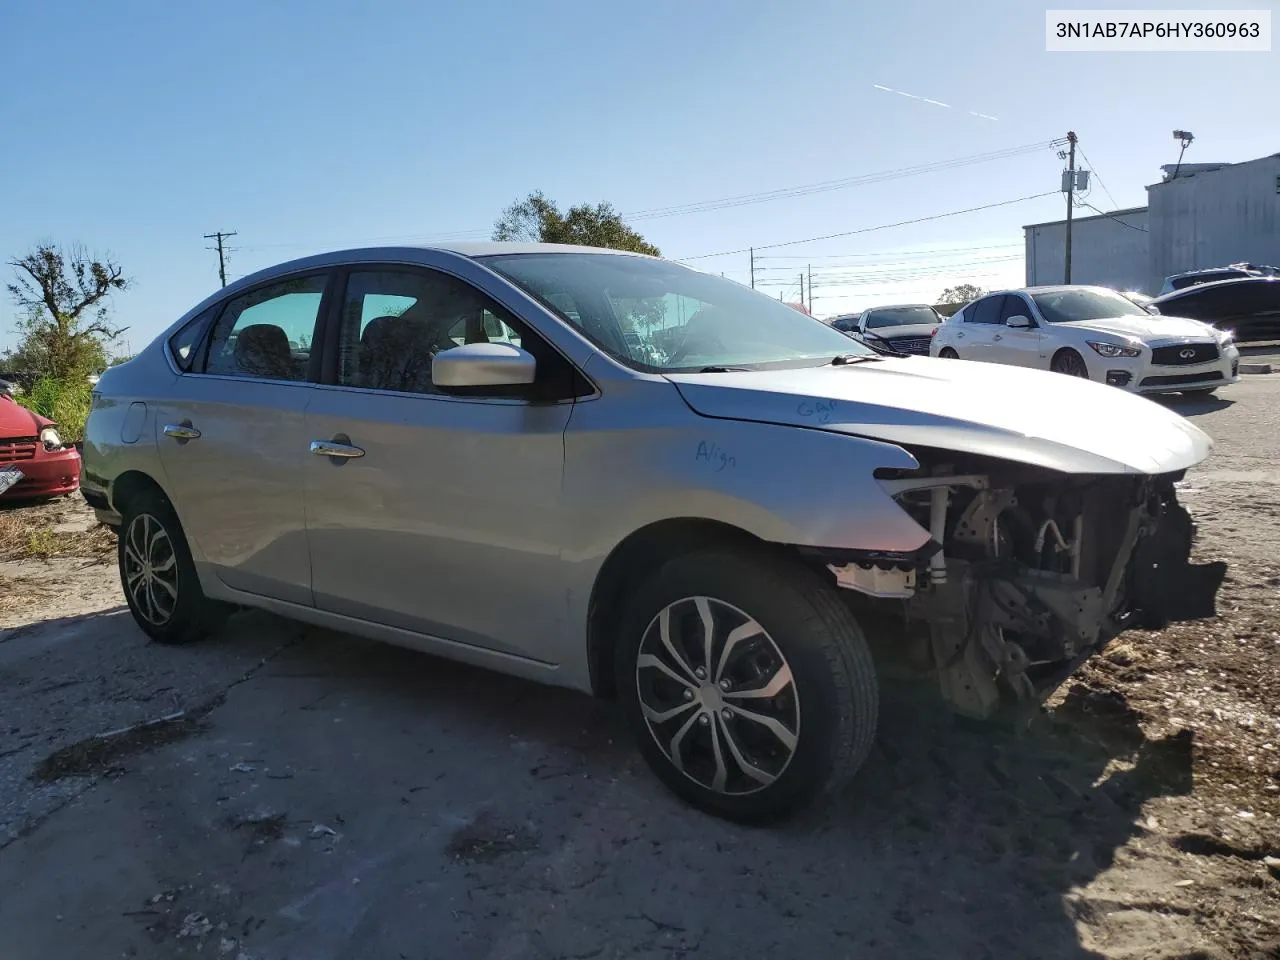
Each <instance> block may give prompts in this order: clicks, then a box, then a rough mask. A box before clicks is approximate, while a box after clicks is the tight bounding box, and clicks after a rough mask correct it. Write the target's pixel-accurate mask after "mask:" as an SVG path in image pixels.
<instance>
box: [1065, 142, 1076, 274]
mask: <svg viewBox="0 0 1280 960" xmlns="http://www.w3.org/2000/svg"><path fill="white" fill-rule="evenodd" d="M1067 143H1069V144H1070V145H1071V146H1070V147H1069V148H1068V151H1069V152H1068V153H1067V184H1066V186H1067V245H1066V257H1065V259H1066V269H1065V270H1064V271H1063V273H1064V276H1063V280H1062V282H1063V283H1070V282H1071V211H1072V208H1073V207H1074V206H1075V203H1074V201H1075V195H1076V135H1075V133H1074V131H1071V130H1068V131H1067Z"/></svg>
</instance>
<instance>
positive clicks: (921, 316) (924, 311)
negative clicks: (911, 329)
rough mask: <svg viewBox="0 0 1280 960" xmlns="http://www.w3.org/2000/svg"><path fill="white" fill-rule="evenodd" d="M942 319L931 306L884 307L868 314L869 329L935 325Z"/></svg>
mask: <svg viewBox="0 0 1280 960" xmlns="http://www.w3.org/2000/svg"><path fill="white" fill-rule="evenodd" d="M941 320H942V318H941V317H939V316H938V315H937V314H936V313H934V312H933V309H932V308H931V307H883V308H882V309H879V310H872V311H871V312H870V313H868V314H867V329H868V330H872V329H874V328H876V327H906V326H910V325H913V324H925V325H927V326H934V325H936V324H938V323H940V322H941Z"/></svg>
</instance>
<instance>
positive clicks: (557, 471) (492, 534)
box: [82, 245, 1223, 820]
mask: <svg viewBox="0 0 1280 960" xmlns="http://www.w3.org/2000/svg"><path fill="white" fill-rule="evenodd" d="M1209 450H1210V442H1209V439H1208V437H1206V436H1205V435H1204V434H1203V433H1202V432H1201V431H1200V430H1199V429H1197V428H1196V427H1194V426H1192V425H1191V424H1190V423H1189V422H1188V421H1186V420H1184V419H1183V418H1181V417H1179V416H1177V415H1176V414H1174V413H1171V412H1169V411H1168V410H1166V409H1164V408H1162V407H1160V406H1158V405H1156V404H1154V403H1152V402H1150V401H1148V400H1146V399H1143V398H1141V397H1137V396H1132V395H1129V394H1125V393H1122V392H1120V391H1115V390H1108V389H1106V388H1105V387H1103V386H1101V385H1099V384H1094V383H1090V382H1087V381H1082V380H1075V379H1071V378H1067V377H1056V376H1053V375H1051V374H1047V373H1039V372H1035V371H1031V370H1022V369H1012V368H999V367H993V366H989V365H986V364H957V363H948V362H946V361H943V360H932V359H929V358H927V357H902V356H893V355H885V354H884V353H881V352H877V351H876V350H875V349H873V348H872V347H870V346H868V345H866V344H865V343H862V342H858V341H855V340H851V339H850V338H849V337H846V336H845V335H844V334H842V333H840V332H839V331H838V330H834V329H832V328H831V327H829V326H827V325H825V324H823V323H822V322H821V321H818V320H815V319H813V318H811V317H809V316H807V315H805V314H803V313H801V312H798V311H796V310H792V309H790V308H789V307H787V306H786V305H785V304H780V303H778V302H777V301H774V300H771V299H770V298H768V297H767V296H764V295H761V294H757V293H755V292H754V291H752V290H749V289H747V288H746V287H744V286H742V285H740V284H737V283H734V282H732V281H729V280H725V279H723V278H720V277H715V276H710V275H707V274H703V273H700V272H697V271H694V270H691V269H689V268H687V267H684V266H680V265H678V264H675V263H671V262H668V261H664V260H660V259H655V258H651V257H643V256H638V255H632V254H624V253H618V252H614V251H606V250H593V249H587V248H582V247H558V246H545V245H480V246H472V247H459V248H450V249H425V248H407V247H406V248H385V249H367V250H354V251H345V252H340V253H333V254H327V255H323V256H317V257H312V258H308V259H304V260H298V261H294V262H291V263H286V264H283V265H281V266H278V267H275V268H272V269H269V270H266V271H263V272H261V273H258V274H255V275H253V276H250V277H246V278H244V279H242V280H240V281H239V282H237V283H235V284H233V285H231V286H229V287H227V288H226V289H225V290H220V291H218V292H217V293H215V294H214V295H212V296H210V297H209V298H208V299H206V300H205V301H204V302H202V303H200V304H199V305H197V306H196V307H194V308H193V309H192V310H190V311H189V312H188V313H187V314H186V315H184V316H183V317H181V318H179V319H178V320H176V321H175V322H174V323H173V325H172V326H171V327H170V328H169V329H168V330H166V331H165V332H164V333H163V334H162V335H161V336H160V337H158V338H157V339H156V340H155V341H154V342H153V343H151V344H150V345H149V346H148V347H147V348H146V349H145V350H143V351H142V353H141V354H139V355H138V356H137V357H136V358H135V359H133V360H131V361H130V362H128V363H125V364H123V365H120V366H116V367H113V368H111V369H110V370H109V371H107V373H106V374H105V375H104V376H103V377H102V380H101V382H100V383H99V384H98V385H97V387H96V390H95V393H94V401H93V410H92V413H91V415H90V417H89V422H88V426H87V437H86V441H85V445H84V470H83V483H82V489H83V491H84V495H85V497H86V499H87V500H88V501H89V502H90V503H91V504H92V505H93V507H94V508H95V509H96V510H97V511H98V514H99V516H100V517H102V518H103V519H104V520H105V521H106V522H108V523H110V524H112V525H113V526H115V527H117V528H118V529H119V532H120V537H119V566H120V577H121V582H122V584H123V587H124V592H125V596H126V598H127V601H128V604H129V608H130V610H131V611H132V613H133V616H134V618H135V619H136V621H137V624H138V626H139V627H140V628H141V629H142V630H143V631H145V632H146V633H147V634H148V635H149V636H150V637H151V638H152V639H154V640H155V641H157V642H160V643H186V642H188V641H192V640H196V639H198V638H200V637H202V636H205V635H207V634H210V633H213V632H215V631H216V630H218V629H219V628H220V627H221V625H222V623H223V622H224V619H225V618H226V617H227V615H228V614H229V613H231V612H232V611H234V610H235V609H236V608H239V607H258V608H262V609H265V610H269V611H274V612H275V613H278V614H280V615H283V616H285V617H291V618H295V619H297V620H300V621H304V622H307V623H312V624H318V625H322V626H326V627H331V628H335V629H338V630H344V631H349V632H351V633H356V634H361V635H364V636H367V637H372V638H376V639H380V640H385V641H389V642H391V643H397V644H403V645H406V646H410V647H414V648H417V649H420V650H423V651H426V652H429V653H432V654H437V655H442V656H446V657H452V658H456V659H459V660H464V661H467V662H470V663H473V664H478V665H482V666H485V667H490V668H493V669H496V670H502V671H506V672H508V673H512V674H516V675H519V676H522V677H526V678H529V679H532V680H535V681H538V682H543V683H552V684H560V685H564V686H568V687H574V688H577V689H580V690H584V691H588V692H591V693H593V694H596V695H599V696H605V697H616V698H617V699H618V700H619V701H620V703H621V707H622V709H623V711H624V712H625V714H626V716H627V718H628V720H629V722H630V724H631V726H632V728H633V729H634V731H635V734H636V737H637V742H638V744H639V747H640V749H641V751H642V752H643V754H644V756H645V758H646V760H647V761H648V762H649V764H650V765H651V767H652V768H653V770H654V771H655V772H656V774H657V775H658V776H659V777H660V778H661V779H662V780H663V781H664V782H665V783H666V784H667V785H668V786H669V787H670V788H671V789H672V790H674V791H675V792H676V793H677V794H679V795H680V796H681V797H683V798H684V799H686V800H687V801H689V802H691V803H693V804H696V805H697V806H699V807H701V808H702V809H704V810H707V811H710V812H713V813H715V814H718V815H722V816H726V817H730V818H734V819H739V820H761V819H767V818H774V817H778V816H781V815H784V814H787V813H789V812H791V811H793V810H795V809H797V808H798V807H799V806H800V805H802V804H804V803H806V802H808V801H810V800H813V799H814V798H816V797H819V796H821V795H823V794H827V793H830V792H831V791H832V790H834V789H836V788H838V787H839V786H840V785H841V784H842V783H844V782H845V781H846V780H847V779H848V778H850V777H851V776H852V775H853V774H854V772H855V771H856V770H857V769H858V767H859V765H860V764H861V763H862V762H863V760H864V759H865V758H866V756H867V753H868V751H869V749H870V747H871V743H872V740H873V737H874V735H875V730H876V723H877V714H878V691H877V679H876V677H877V666H878V664H883V663H887V662H892V661H894V660H906V661H908V662H910V663H911V664H912V665H913V666H915V667H916V668H917V669H919V668H925V669H927V670H929V671H930V672H931V673H932V675H933V676H934V677H935V682H936V684H937V687H938V689H939V690H940V692H941V695H942V696H943V697H944V698H946V699H947V700H948V701H949V702H950V703H951V704H952V705H953V706H954V707H955V708H956V709H957V710H959V711H961V712H964V713H966V714H971V715H975V716H980V717H986V716H991V715H993V714H995V713H997V712H999V711H1002V710H1005V709H1025V708H1027V707H1028V706H1030V705H1034V704H1035V703H1036V702H1037V701H1038V698H1040V697H1042V696H1044V695H1045V694H1046V693H1047V692H1048V691H1050V690H1052V689H1053V687H1054V686H1055V685H1056V684H1057V683H1059V682H1061V680H1062V679H1063V678H1064V677H1065V676H1067V675H1068V674H1069V673H1070V672H1071V670H1072V669H1074V667H1075V666H1076V665H1078V664H1079V663H1080V662H1082V661H1083V660H1084V659H1085V658H1087V657H1088V656H1089V655H1091V654H1092V653H1094V652H1096V651H1097V650H1099V649H1100V648H1101V647H1102V646H1103V645H1104V644H1105V643H1107V641H1108V640H1110V639H1111V638H1112V637H1113V636H1115V635H1116V634H1117V633H1119V632H1120V631H1122V630H1124V629H1125V628H1127V627H1129V626H1131V625H1134V624H1145V625H1153V624H1159V623H1163V622H1165V621H1167V620H1169V619H1185V618H1193V617H1203V616H1208V615H1210V614H1211V613H1212V612H1213V604H1214V598H1215V594H1216V591H1217V588H1218V586H1219V584H1220V582H1221V579H1222V576H1223V570H1222V569H1221V568H1220V567H1215V566H1195V565H1192V564H1190V563H1189V562H1188V555H1189V549H1190V535H1191V534H1190V532H1191V523H1190V519H1189V517H1188V515H1187V513H1186V512H1185V510H1183V508H1182V507H1180V506H1179V505H1178V503H1177V500H1176V496H1175V492H1174V482H1175V481H1176V480H1177V479H1178V478H1180V477H1181V475H1182V473H1183V471H1185V470H1186V469H1187V468H1188V467H1189V466H1191V465H1193V464H1195V463H1197V462H1199V461H1200V460H1202V459H1204V458H1205V457H1206V456H1207V455H1208V453H1209ZM873 649H874V652H875V657H874V658H873Z"/></svg>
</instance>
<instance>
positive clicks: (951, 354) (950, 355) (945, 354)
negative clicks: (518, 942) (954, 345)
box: [938, 347, 960, 360]
mask: <svg viewBox="0 0 1280 960" xmlns="http://www.w3.org/2000/svg"><path fill="white" fill-rule="evenodd" d="M938 356H939V357H941V358H942V359H943V360H959V359H960V354H958V353H956V352H955V351H954V350H952V349H951V348H950V347H943V348H942V349H941V350H939V351H938Z"/></svg>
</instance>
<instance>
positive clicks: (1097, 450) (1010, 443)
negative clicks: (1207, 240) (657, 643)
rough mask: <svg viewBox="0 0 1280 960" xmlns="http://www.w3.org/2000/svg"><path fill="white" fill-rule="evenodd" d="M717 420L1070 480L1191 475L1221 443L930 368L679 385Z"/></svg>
mask: <svg viewBox="0 0 1280 960" xmlns="http://www.w3.org/2000/svg"><path fill="white" fill-rule="evenodd" d="M668 379H669V380H670V381H671V382H672V383H674V384H675V386H676V389H678V390H679V391H680V394H681V395H682V396H683V397H684V399H685V401H686V402H687V403H688V404H689V406H690V407H692V408H693V410H694V411H695V412H697V413H699V414H701V415H703V416H706V417H718V418H723V419H731V420H750V421H756V422H760V423H776V424H785V425H790V426H796V427H807V428H811V429H818V430H831V431H836V432H841V433H849V434H854V435H857V436H862V437H870V438H873V439H876V440H884V441H887V442H890V443H898V444H903V445H906V446H921V447H934V448H938V449H942V450H954V451H957V452H965V453H974V454H979V455H984V456H991V457H998V458H1000V459H1004V460H1012V461H1016V462H1020V463H1028V464H1034V465H1037V466H1043V467H1048V468H1050V469H1053V470H1061V471H1063V472H1065V473H1141V474H1157V473H1170V472H1173V471H1177V470H1184V469H1186V468H1187V467H1190V466H1192V465H1194V464H1196V463H1199V462H1200V461H1201V460H1204V459H1205V458H1206V457H1207V456H1208V455H1209V453H1210V452H1211V450H1212V447H1213V443H1212V441H1211V440H1210V439H1209V436H1208V435H1207V434H1206V433H1205V432H1204V431H1202V430H1201V429H1199V428H1198V427H1196V426H1195V425H1194V424H1192V423H1191V422H1190V421H1189V420H1187V419H1186V418H1184V417H1181V416H1179V415H1178V414H1176V413H1174V412H1173V411H1171V410H1169V409H1168V408H1166V407H1164V406H1161V405H1160V404H1159V403H1157V402H1156V401H1154V400H1149V399H1147V398H1146V397H1141V396H1138V395H1136V394H1131V393H1126V392H1125V391H1123V390H1119V389H1117V388H1115V387H1108V386H1104V385H1102V384H1100V383H1094V382H1092V381H1089V380H1080V379H1077V378H1075V377H1068V376H1064V375H1062V374H1057V373H1046V372H1042V371H1038V370H1029V369H1026V368H1022V367H1006V366H1000V365H997V364H992V363H976V362H972V361H963V360H941V359H932V358H929V357H910V358H906V357H904V358H896V357H893V358H884V359H878V360H870V361H864V362H861V363H853V364H849V365H846V366H839V367H832V366H826V367H816V368H814V367H811V368H808V369H802V370H759V371H742V372H729V373H702V374H672V375H669V376H668Z"/></svg>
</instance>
